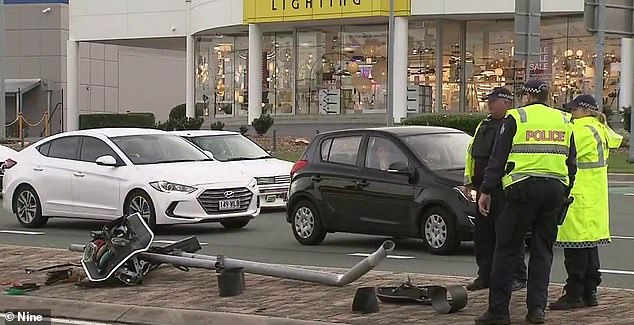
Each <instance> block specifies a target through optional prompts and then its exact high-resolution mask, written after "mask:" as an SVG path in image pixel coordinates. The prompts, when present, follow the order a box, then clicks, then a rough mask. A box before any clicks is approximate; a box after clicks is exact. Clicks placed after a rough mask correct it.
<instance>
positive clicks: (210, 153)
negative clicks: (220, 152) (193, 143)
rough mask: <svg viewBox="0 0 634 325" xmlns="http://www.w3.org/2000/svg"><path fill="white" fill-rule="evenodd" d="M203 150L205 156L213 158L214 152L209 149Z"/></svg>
mask: <svg viewBox="0 0 634 325" xmlns="http://www.w3.org/2000/svg"><path fill="white" fill-rule="evenodd" d="M203 152H204V153H205V154H206V155H207V156H209V158H211V159H214V154H213V153H212V152H211V151H209V150H203Z"/></svg>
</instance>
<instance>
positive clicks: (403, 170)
mask: <svg viewBox="0 0 634 325" xmlns="http://www.w3.org/2000/svg"><path fill="white" fill-rule="evenodd" d="M387 171H388V172H389V173H393V174H409V173H410V170H409V168H408V167H407V164H406V163H404V162H402V161H399V162H395V163H393V164H391V165H390V167H389V168H388V170H387Z"/></svg>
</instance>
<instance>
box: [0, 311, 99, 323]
mask: <svg viewBox="0 0 634 325" xmlns="http://www.w3.org/2000/svg"><path fill="white" fill-rule="evenodd" d="M0 317H2V319H6V314H5V313H0ZM42 320H43V321H44V322H47V323H55V324H72V325H108V323H99V322H87V321H83V320H75V319H61V318H48V317H43V318H42Z"/></svg>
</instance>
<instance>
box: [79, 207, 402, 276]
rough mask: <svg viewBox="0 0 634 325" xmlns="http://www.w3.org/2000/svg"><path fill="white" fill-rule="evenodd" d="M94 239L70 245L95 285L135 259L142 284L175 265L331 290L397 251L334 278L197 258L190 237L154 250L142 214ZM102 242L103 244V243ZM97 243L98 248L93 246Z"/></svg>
mask: <svg viewBox="0 0 634 325" xmlns="http://www.w3.org/2000/svg"><path fill="white" fill-rule="evenodd" d="M122 224H123V225H124V226H127V227H128V228H125V229H126V230H125V231H123V232H121V231H120V232H119V234H118V235H117V236H113V235H112V234H109V233H110V232H112V231H114V230H120V229H121V226H122ZM131 234H132V235H131ZM92 235H93V241H92V242H91V244H89V245H81V244H72V245H70V250H71V251H73V252H84V260H83V261H82V265H83V266H84V269H85V271H86V273H87V275H88V277H89V279H90V280H91V281H103V280H106V279H107V278H109V277H110V276H111V275H113V274H114V273H116V271H117V270H118V269H120V268H122V267H125V264H126V263H127V262H128V260H131V259H132V260H133V262H132V263H130V264H132V265H133V266H132V267H130V266H128V268H127V269H126V270H124V273H143V274H140V275H139V274H137V277H138V280H140V278H141V277H142V275H144V273H147V269H146V271H145V272H143V271H141V270H142V269H143V268H144V264H148V265H160V264H173V265H175V266H181V267H193V268H202V269H209V270H216V271H219V270H223V269H232V268H242V269H243V270H244V272H246V273H252V274H259V275H265V276H272V277H278V278H285V279H292V280H299V281H306V282H313V283H319V284H325V285H330V286H345V285H347V284H350V283H352V282H354V281H356V280H358V279H359V278H360V277H362V276H363V275H365V274H366V273H368V272H369V271H370V270H372V269H374V268H375V267H376V266H377V265H378V264H379V263H380V262H381V261H383V260H384V259H385V258H386V257H387V255H388V253H390V252H392V251H393V250H394V247H395V246H396V244H395V243H394V242H393V241H389V240H388V241H385V242H383V244H382V245H381V246H380V247H379V249H377V250H376V251H375V252H374V253H372V254H370V256H368V257H366V258H364V259H363V260H362V261H360V262H359V263H357V264H356V265H355V266H353V267H352V268H351V269H349V270H348V271H346V272H345V273H343V274H334V273H329V272H321V271H314V270H308V269H305V268H299V267H291V266H285V265H280V264H269V263H261V262H253V261H246V260H239V259H232V258H225V257H224V256H222V255H219V256H210V255H201V254H193V252H194V251H197V250H199V249H200V244H199V243H198V239H196V237H189V238H187V239H185V240H182V241H180V242H177V243H174V244H172V245H168V246H166V247H161V248H156V247H151V244H152V241H153V239H154V234H153V233H152V232H151V230H150V229H149V227H147V224H146V223H145V221H144V220H143V219H142V218H141V217H140V216H139V215H138V214H133V215H130V216H128V217H124V218H119V219H117V220H115V221H113V222H112V223H111V224H109V225H106V226H105V227H104V230H103V231H102V234H97V233H92ZM102 237H105V238H102ZM121 238H123V239H121ZM100 241H103V243H101V242H100ZM95 242H97V243H98V244H93V243H95ZM99 244H101V245H99ZM88 246H90V248H89V249H87V247H88ZM102 247H107V248H102ZM102 250H103V251H106V250H108V251H111V252H112V253H111V254H110V256H106V254H105V253H101V251H102ZM96 257H98V258H96ZM106 257H107V258H109V260H107V261H104V258H106ZM139 261H141V262H139ZM143 262H146V263H143ZM98 266H100V267H98ZM99 270H101V271H99ZM124 282H125V281H124ZM128 282H130V281H128ZM134 282H136V281H134Z"/></svg>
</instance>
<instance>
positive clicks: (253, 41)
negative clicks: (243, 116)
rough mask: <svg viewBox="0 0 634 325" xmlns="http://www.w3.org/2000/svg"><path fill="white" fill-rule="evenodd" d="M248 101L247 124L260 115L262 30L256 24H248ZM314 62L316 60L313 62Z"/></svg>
mask: <svg viewBox="0 0 634 325" xmlns="http://www.w3.org/2000/svg"><path fill="white" fill-rule="evenodd" d="M248 58H249V59H248V64H249V78H248V79H249V81H248V82H249V88H248V91H249V103H248V115H247V121H248V125H252V124H253V120H254V119H256V118H259V117H260V115H262V69H263V67H262V30H261V29H260V26H259V25H258V24H249V55H248ZM315 63H316V62H315Z"/></svg>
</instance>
